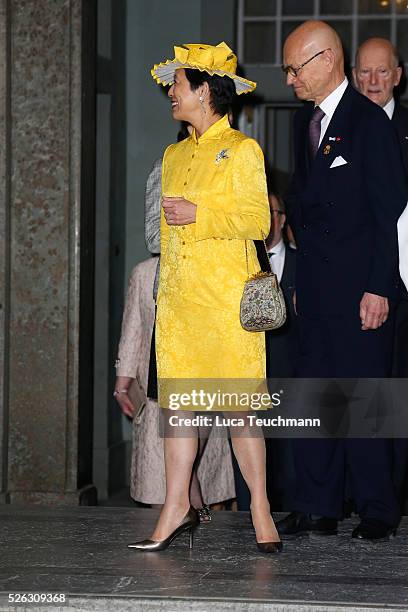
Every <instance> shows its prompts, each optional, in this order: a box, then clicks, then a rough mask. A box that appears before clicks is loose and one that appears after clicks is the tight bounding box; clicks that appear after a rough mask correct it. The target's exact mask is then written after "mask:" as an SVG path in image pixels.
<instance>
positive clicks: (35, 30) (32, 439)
mask: <svg viewBox="0 0 408 612" xmlns="http://www.w3.org/2000/svg"><path fill="white" fill-rule="evenodd" d="M94 4H95V3H94V2H93V1H92V0H41V2H39V1H38V0H0V53H1V56H2V58H3V57H4V56H5V55H6V57H7V61H6V62H5V68H4V67H3V66H1V68H0V71H6V73H7V71H8V73H9V74H10V80H9V83H10V86H9V87H8V86H7V83H8V81H7V79H3V80H2V81H0V83H3V84H0V139H1V141H2V144H3V142H4V141H6V144H7V139H9V146H8V147H6V148H5V150H6V154H4V153H3V150H4V149H3V147H1V149H0V150H1V152H0V184H1V186H0V197H1V204H0V206H1V208H0V238H2V239H3V241H2V242H1V243H0V248H1V253H0V257H2V256H3V254H4V253H5V254H6V257H5V258H4V259H3V260H2V262H1V264H0V265H1V269H0V275H1V276H0V282H1V280H3V278H5V280H6V282H5V284H1V285H2V287H5V291H4V293H5V295H2V296H1V298H2V301H3V298H4V304H5V308H3V310H2V311H0V317H2V318H0V376H1V375H2V373H3V376H4V381H3V382H4V385H3V397H4V398H5V401H4V406H3V408H0V435H1V433H2V429H1V423H3V441H5V442H6V444H3V453H2V456H3V461H2V465H3V491H4V493H5V494H6V496H7V497H8V500H9V501H10V502H11V503H92V502H93V501H95V497H96V496H95V490H94V488H93V487H92V485H91V464H90V461H91V459H90V458H91V456H92V455H91V453H92V359H93V355H92V350H91V348H90V347H92V341H93V339H92V313H93V290H92V287H93V218H94V187H93V185H94V75H93V66H94V42H95V41H94V18H95V6H94ZM7 41H9V45H10V53H9V54H8V51H7V48H8V47H7ZM0 65H1V61H0ZM0 78H1V77H0ZM4 82H5V85H4ZM7 109H9V111H10V112H9V113H8V112H7ZM4 179H5V180H4ZM8 185H9V189H8ZM7 253H9V259H8V258H7ZM8 261H9V262H10V267H8ZM9 268H10V275H9V278H7V274H8V269H9ZM5 320H6V321H7V320H8V330H9V333H8V338H7V336H6V334H5V330H6V328H7V325H6V324H5V323H4V321H5ZM7 345H8V346H7ZM2 360H3V361H2ZM0 402H1V398H0ZM0 406H1V404H0ZM6 415H8V417H7V418H6ZM5 446H6V447H7V452H5V448H4V447H5ZM6 456H7V461H6Z"/></svg>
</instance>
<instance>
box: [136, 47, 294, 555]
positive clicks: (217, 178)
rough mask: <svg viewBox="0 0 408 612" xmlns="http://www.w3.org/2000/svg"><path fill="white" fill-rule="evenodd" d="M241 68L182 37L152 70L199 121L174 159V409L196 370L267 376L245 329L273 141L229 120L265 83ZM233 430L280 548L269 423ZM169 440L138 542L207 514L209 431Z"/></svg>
mask: <svg viewBox="0 0 408 612" xmlns="http://www.w3.org/2000/svg"><path fill="white" fill-rule="evenodd" d="M236 66H237V58H236V56H235V55H234V53H233V52H232V51H231V49H229V47H228V46H227V45H226V44H225V43H220V44H219V45H217V46H216V47H213V46H210V45H184V46H183V47H175V58H174V60H167V61H166V62H164V63H162V64H158V65H155V66H154V68H153V69H152V75H153V77H154V78H155V79H156V81H157V82H158V83H161V84H163V85H169V84H171V87H170V89H169V93H168V95H169V98H170V101H171V108H172V114H173V118H174V119H175V120H178V121H180V120H182V121H187V122H188V123H190V124H191V125H192V126H193V128H194V131H193V133H192V135H191V136H190V137H189V138H187V139H186V140H184V141H182V142H180V143H177V144H175V145H170V146H169V147H168V148H167V150H166V152H165V155H164V158H163V174H162V193H163V197H162V219H161V269H160V283H159V292H158V302H157V326H156V354H157V369H158V383H159V405H160V406H161V407H162V408H169V407H172V406H171V405H169V401H168V400H169V397H170V396H171V390H172V389H173V390H174V389H177V383H178V382H180V381H186V380H187V381H188V380H189V379H193V380H194V384H195V386H197V382H199V381H197V379H211V380H213V381H214V380H217V379H224V380H226V379H228V380H231V379H252V380H263V379H264V378H265V337H264V333H260V332H255V333H253V332H247V331H245V330H244V329H243V328H242V327H241V324H240V318H239V309H240V300H241V296H242V292H243V287H244V283H245V281H246V279H247V278H248V274H250V275H251V274H254V273H256V272H258V271H259V269H260V268H259V263H258V260H257V257H256V250H255V246H254V244H253V240H259V239H262V238H263V236H267V235H268V234H269V229H270V212H269V203H268V196H267V187H266V178H265V169H264V159H263V154H262V151H261V149H260V147H259V145H258V144H257V143H256V141H255V140H253V139H251V138H248V137H247V136H245V135H244V134H242V133H240V132H238V131H236V130H233V129H232V128H231V127H230V124H229V120H228V111H229V110H230V107H231V103H232V101H233V98H234V96H235V94H236V93H238V94H241V93H246V92H248V91H252V90H253V89H254V88H255V86H256V85H255V83H253V82H251V81H247V80H246V79H243V78H241V77H238V76H237V75H236ZM172 383H174V384H172ZM179 395H180V394H179ZM190 410H191V407H190ZM241 410H242V409H241ZM246 410H247V408H246ZM165 412H166V413H167V414H169V411H168V410H166V411H165ZM173 414H174V413H170V415H171V416H172V415H173ZM189 414H190V415H191V416H193V415H194V413H189ZM183 416H188V413H187V414H186V413H184V414H183ZM235 416H237V415H236V413H235ZM240 434H241V435H240ZM231 437H232V444H233V449H234V453H235V455H236V457H237V460H238V463H239V466H240V469H241V472H242V474H243V476H244V478H245V480H246V482H247V484H248V487H249V490H250V492H251V514H252V521H253V525H254V528H255V531H256V541H257V544H258V548H259V549H260V550H261V551H262V552H278V551H280V550H281V548H282V545H281V543H280V540H279V536H278V533H277V531H276V528H275V525H274V522H273V519H272V517H271V514H270V508H269V503H268V499H267V495H266V485H265V481H266V477H265V442H264V438H263V436H262V435H259V431H258V432H257V434H255V435H251V433H250V432H249V430H246V435H245V433H243V432H242V431H241V432H239V433H235V432H234V431H233V428H231ZM164 445H165V463H166V489H167V492H166V500H165V503H164V506H163V509H162V511H161V514H160V517H159V520H158V523H157V525H156V528H155V530H154V532H153V534H152V536H151V539H149V540H143V541H142V542H136V543H135V544H131V545H129V546H130V547H131V548H137V549H142V550H163V549H164V548H166V547H167V546H168V545H169V544H170V542H171V541H172V539H174V537H176V536H177V535H178V534H179V533H181V532H183V531H186V530H189V531H190V546H192V530H193V528H194V527H195V526H196V524H197V517H196V514H195V511H194V510H193V509H192V508H190V509H189V506H190V504H189V496H188V490H189V483H190V479H191V472H192V467H193V464H194V461H195V459H196V455H197V447H198V443H197V432H196V430H195V432H194V435H193V434H191V432H190V435H188V436H181V437H180V436H177V435H176V436H167V437H165V441H164Z"/></svg>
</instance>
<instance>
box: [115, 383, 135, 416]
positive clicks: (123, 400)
mask: <svg viewBox="0 0 408 612" xmlns="http://www.w3.org/2000/svg"><path fill="white" fill-rule="evenodd" d="M131 382H132V379H131V378H129V377H128V376H117V377H116V383H115V392H114V394H113V395H114V397H115V399H116V401H117V402H118V404H119V406H120V409H121V410H122V412H123V414H124V415H126V416H128V417H129V418H132V417H133V414H134V412H135V409H134V406H133V404H132V402H131V401H130V399H129V396H128V394H127V390H128V389H129V386H130V383H131Z"/></svg>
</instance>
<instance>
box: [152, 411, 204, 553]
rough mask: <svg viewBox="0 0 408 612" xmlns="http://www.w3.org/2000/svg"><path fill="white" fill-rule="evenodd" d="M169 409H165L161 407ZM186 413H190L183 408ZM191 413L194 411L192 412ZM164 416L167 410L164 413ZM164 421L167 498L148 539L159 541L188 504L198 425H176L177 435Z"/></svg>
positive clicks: (183, 512) (172, 527) (165, 417)
mask: <svg viewBox="0 0 408 612" xmlns="http://www.w3.org/2000/svg"><path fill="white" fill-rule="evenodd" d="M163 412H165V413H168V410H166V411H163ZM185 416H186V417H188V416H189V414H188V413H187V412H186V413H185ZM191 416H193V414H192V415H191ZM164 419H167V414H165V415H164ZM171 429H173V430H174V428H169V426H167V427H166V425H165V432H164V435H165V437H164V463H165V469H166V498H165V500H164V505H163V507H162V510H161V512H160V516H159V520H158V522H157V525H156V527H155V530H154V532H153V534H152V537H151V539H152V540H155V541H162V540H164V539H165V538H167V537H168V535H169V534H170V533H171V532H172V531H174V529H176V527H177V526H178V525H179V524H180V523H181V521H182V520H183V518H184V517H185V515H186V514H187V512H188V509H189V507H190V498H189V489H190V481H191V473H192V469H193V465H194V461H195V459H196V456H197V448H198V442H197V428H195V427H188V428H187V427H183V428H180V427H177V435H175V434H174V431H173V432H172V431H171Z"/></svg>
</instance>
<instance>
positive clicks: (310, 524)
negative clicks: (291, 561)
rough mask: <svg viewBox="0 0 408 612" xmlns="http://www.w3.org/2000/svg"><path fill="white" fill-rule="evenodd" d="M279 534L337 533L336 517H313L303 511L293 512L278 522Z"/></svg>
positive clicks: (288, 535)
mask: <svg viewBox="0 0 408 612" xmlns="http://www.w3.org/2000/svg"><path fill="white" fill-rule="evenodd" d="M276 528H277V530H278V533H279V535H281V536H286V537H290V536H292V537H294V536H300V535H303V534H305V533H316V534H319V535H325V536H329V535H337V521H336V519H331V518H326V517H324V516H323V517H322V518H319V519H312V518H311V517H310V514H303V512H291V513H290V514H288V516H287V517H286V518H284V519H283V520H281V521H278V522H277V523H276Z"/></svg>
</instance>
